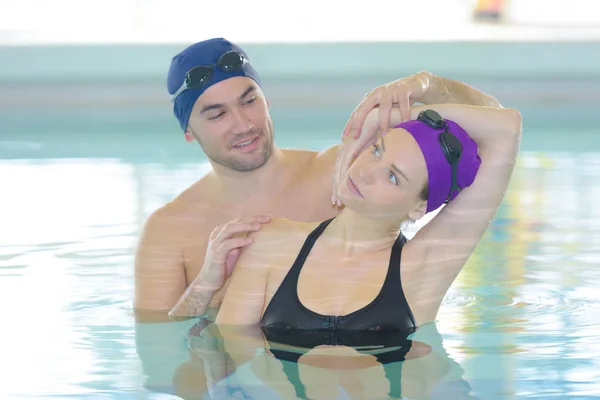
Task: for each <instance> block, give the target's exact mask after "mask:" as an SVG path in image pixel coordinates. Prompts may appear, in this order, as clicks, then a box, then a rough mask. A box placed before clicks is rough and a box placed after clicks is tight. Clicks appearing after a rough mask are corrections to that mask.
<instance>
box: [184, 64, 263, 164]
mask: <svg viewBox="0 0 600 400" xmlns="http://www.w3.org/2000/svg"><path fill="white" fill-rule="evenodd" d="M185 135H186V139H187V140H188V141H192V140H194V139H196V140H197V141H198V143H200V146H201V147H202V149H203V150H204V152H205V153H206V155H207V157H208V158H209V159H211V160H212V161H213V162H215V163H217V164H219V165H222V166H223V167H225V168H229V169H232V170H235V171H241V172H243V171H252V170H254V169H256V168H260V167H261V166H263V165H264V164H265V163H266V162H267V160H268V159H269V157H270V156H271V152H272V150H273V145H274V140H273V123H272V121H271V116H270V114H269V108H268V103H267V101H266V99H265V96H264V94H263V92H262V90H261V89H260V87H259V86H258V85H257V84H256V82H255V81H253V80H252V79H250V78H247V77H241V76H237V77H233V78H229V79H226V80H224V81H221V82H218V83H216V84H214V85H212V86H211V87H209V88H208V89H206V91H205V92H204V93H202V95H201V96H200V97H199V98H198V100H196V103H195V104H194V107H193V109H192V114H191V115H190V119H189V123H188V128H187V130H186V132H185Z"/></svg>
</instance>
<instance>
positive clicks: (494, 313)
mask: <svg viewBox="0 0 600 400" xmlns="http://www.w3.org/2000/svg"><path fill="white" fill-rule="evenodd" d="M123 115H125V117H122V116H121V117H115V116H114V115H109V116H103V115H102V114H101V113H100V114H98V115H97V116H98V118H97V119H96V120H95V121H93V124H92V125H93V128H89V129H87V130H79V128H80V127H81V126H83V125H81V124H82V122H81V121H80V120H79V122H78V121H75V120H72V121H68V120H67V121H66V122H65V121H63V122H62V123H59V122H58V121H57V120H44V119H43V118H40V119H39V120H38V122H37V123H38V126H37V127H36V128H35V129H33V128H32V130H31V131H30V132H29V133H27V134H22V132H20V131H19V129H18V127H19V121H18V116H17V117H15V118H16V119H13V120H12V122H11V123H10V124H7V125H5V129H3V131H2V132H1V136H0V180H1V184H0V188H1V189H0V190H1V192H2V195H1V197H0V198H1V204H2V207H0V221H1V222H0V299H1V300H2V301H0V315H2V316H3V324H2V331H1V340H0V354H1V357H2V362H1V363H0V366H1V368H2V371H1V374H0V376H1V378H0V379H1V384H0V398H2V399H6V398H53V399H59V398H60V399H62V398H69V399H84V398H90V399H96V398H98V399H103V398H107V399H169V398H173V399H176V398H181V397H183V398H189V399H192V398H203V397H202V396H203V394H205V393H207V388H206V385H204V384H203V382H205V381H206V380H207V375H208V376H209V378H208V380H209V381H214V382H220V383H218V384H217V385H216V386H214V388H213V393H215V394H217V395H218V394H220V395H222V393H224V392H223V390H225V389H226V388H227V386H230V387H235V388H237V389H236V390H238V394H239V393H241V392H245V393H246V396H248V397H246V398H252V399H261V400H262V399H268V398H288V397H286V396H287V394H289V395H292V394H293V393H295V391H294V390H295V389H294V387H293V385H292V384H291V383H290V381H289V380H288V379H287V378H286V376H285V375H282V373H281V370H282V364H281V362H280V361H278V360H276V359H273V358H272V357H270V358H269V357H268V356H265V349H264V346H263V347H262V348H261V346H257V345H256V344H255V343H254V342H251V341H248V342H247V343H246V342H243V341H242V342H241V343H240V344H238V345H237V347H236V346H234V345H232V344H231V341H229V347H228V349H229V350H230V351H231V352H232V353H235V352H236V351H235V350H234V349H235V348H237V351H238V352H241V353H244V352H246V353H244V354H255V356H254V357H250V360H249V361H248V360H246V361H241V362H240V361H239V360H240V359H239V358H237V357H233V360H231V359H230V360H229V361H228V362H225V358H224V353H223V349H219V347H218V346H213V348H212V349H211V351H209V352H208V353H207V351H206V348H205V347H204V351H202V350H200V349H201V348H202V347H201V345H199V344H198V339H197V337H195V336H194V335H190V334H189V329H190V328H191V327H192V326H193V325H194V324H195V323H196V322H198V321H194V320H193V321H187V322H181V323H164V324H136V323H135V321H134V319H133V315H132V312H131V298H132V292H133V273H132V272H133V271H132V262H133V251H134V248H135V245H136V241H137V237H138V235H139V232H140V229H141V226H142V224H143V222H144V220H145V218H146V217H147V216H148V214H149V213H150V212H151V211H153V210H154V209H156V208H157V207H159V206H160V205H162V204H164V203H165V202H166V201H168V200H169V199H171V198H172V197H173V196H174V195H176V194H177V193H179V191H181V190H182V189H184V188H185V187H186V186H188V185H189V184H190V183H192V182H193V181H195V180H196V179H197V178H198V177H199V176H200V175H201V174H203V173H204V172H206V171H207V169H208V165H207V164H206V160H205V158H204V157H203V155H202V153H201V152H200V149H199V148H198V147H197V146H196V145H186V144H185V142H184V141H183V139H182V138H181V137H179V136H178V135H175V134H172V133H169V134H164V131H162V129H163V128H164V127H163V126H162V125H161V123H162V122H161V121H160V120H159V121H153V120H152V116H148V118H147V119H146V125H145V128H144V129H138V130H135V129H134V128H133V127H132V126H124V125H121V128H120V129H115V127H118V126H120V122H119V121H121V122H122V121H123V120H126V119H127V118H126V114H123ZM103 117H104V118H103ZM73 118H74V119H75V118H76V117H73ZM525 118H526V120H525V121H526V124H527V115H525ZM81 120H83V119H81ZM5 121H6V120H5ZM313 121H314V120H313ZM275 122H276V130H277V133H276V135H277V136H276V138H277V141H278V144H279V145H280V146H284V147H285V146H293V147H309V148H313V149H320V148H324V147H326V146H328V145H330V144H332V143H334V142H335V141H336V140H337V138H338V136H339V132H338V131H337V130H335V129H333V128H332V126H333V125H335V124H334V121H321V122H322V123H316V124H315V125H317V126H319V129H304V128H303V129H300V128H299V127H298V124H297V123H296V122H297V121H295V120H294V121H292V120H291V119H289V118H287V119H286V118H279V119H276V121H275ZM335 122H336V123H338V124H339V121H335ZM32 123H33V122H32ZM78 124H80V125H81V126H80V125H78ZM133 125H135V124H133ZM152 125H155V128H154V130H148V129H147V127H148V126H152ZM40 126H43V127H44V129H39V127H40ZM74 126H75V127H74ZM598 135H600V130H598V129H595V128H593V127H592V128H586V129H577V130H573V129H571V127H569V126H566V125H565V126H553V127H542V126H532V127H527V126H526V129H525V131H524V139H523V147H522V152H521V155H520V158H519V161H518V164H517V167H516V171H515V174H514V178H513V180H512V183H511V186H510V189H509V191H508V193H507V194H506V198H505V201H504V202H503V204H502V207H501V209H500V210H499V212H498V214H497V217H496V218H495V220H494V221H493V223H492V224H491V227H490V229H489V231H488V233H487V235H486V236H485V238H484V239H483V240H482V242H481V244H480V246H479V247H478V249H477V251H476V253H475V254H474V255H473V257H472V258H471V259H470V261H469V263H468V265H467V266H466V267H465V268H464V270H463V272H462V273H461V274H460V276H459V277H458V279H457V280H456V282H455V283H454V285H453V286H452V288H451V290H450V292H449V293H448V295H447V297H446V299H445V302H444V305H443V307H442V309H441V310H440V314H439V320H438V322H437V323H436V324H435V325H431V326H428V327H426V328H425V329H423V331H421V333H418V334H417V335H416V336H415V338H413V339H414V340H415V341H416V342H419V343H425V344H428V345H430V346H431V348H432V349H433V352H432V353H430V354H428V355H425V356H423V357H420V358H416V359H413V360H409V361H406V362H405V364H404V365H403V368H402V375H401V381H402V388H403V391H405V392H403V395H404V396H405V397H406V398H419V397H420V396H422V395H423V394H424V393H429V395H430V396H431V398H439V399H462V398H477V399H533V398H544V399H547V398H553V399H591V398H600V361H599V360H600V324H599V323H598V315H600V250H599V249H600V208H599V207H598V206H597V204H598V202H599V201H600V146H598V144H599V143H600V141H599V140H598V137H599V136H598ZM226 336H227V335H224V337H225V339H226ZM225 342H227V340H225ZM205 346H206V345H205ZM316 351H317V353H318V351H319V350H316ZM321 351H322V352H323V354H326V353H327V351H329V350H327V349H324V350H321ZM200 355H202V357H204V359H202V358H201V357H200ZM236 360H237V361H236ZM236 362H237V364H236ZM225 368H229V370H230V371H235V370H236V369H238V371H237V372H236V373H235V374H233V375H232V377H230V378H228V379H225V380H222V379H221V377H223V376H224V370H225ZM386 368H387V367H386ZM207 371H208V374H207ZM440 371H441V372H440ZM300 377H301V380H302V382H303V384H304V386H305V388H306V390H307V393H311V394H312V395H314V394H315V393H320V394H321V395H322V397H314V398H340V399H342V398H369V397H368V396H367V395H365V392H364V391H365V390H367V392H368V393H371V394H374V393H378V392H381V393H383V392H385V390H384V389H385V385H387V384H388V381H386V380H385V379H384V378H385V372H384V368H383V367H382V366H377V365H376V366H372V367H369V368H367V367H365V368H362V369H361V368H358V369H353V370H344V369H341V368H321V367H314V366H310V365H304V366H303V367H302V370H301V374H300ZM465 387H466V388H470V390H467V391H466V392H465ZM382 388H383V389H382ZM328 393H329V394H331V396H330V397H325V395H326V394H328ZM349 393H355V397H350V396H349ZM465 393H469V394H468V396H467V394H465ZM175 394H179V396H177V395H175ZM180 396H181V397H180ZM236 396H237V395H233V397H232V398H242V397H236ZM269 396H273V397H269ZM336 396H337V397H336ZM205 398H208V397H205ZM217 398H227V397H217ZM291 398H295V397H291ZM383 398H387V397H383ZM421 398H422V397H421Z"/></svg>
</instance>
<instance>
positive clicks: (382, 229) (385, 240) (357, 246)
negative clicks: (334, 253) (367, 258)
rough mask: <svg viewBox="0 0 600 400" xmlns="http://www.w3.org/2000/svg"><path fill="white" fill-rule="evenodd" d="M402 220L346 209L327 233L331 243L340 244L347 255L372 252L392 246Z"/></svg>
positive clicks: (332, 222) (331, 224)
mask: <svg viewBox="0 0 600 400" xmlns="http://www.w3.org/2000/svg"><path fill="white" fill-rule="evenodd" d="M401 222H402V221H401V220H398V221H395V220H394V219H391V218H376V217H372V216H365V215H361V214H358V213H356V212H354V211H352V210H349V209H344V210H343V211H342V212H341V213H340V214H339V215H338V216H337V217H336V218H335V219H334V220H333V221H331V223H330V224H329V226H328V227H327V230H326V234H327V238H328V240H329V241H331V245H334V246H340V248H341V251H343V253H344V254H345V255H347V256H352V255H357V254H361V253H372V252H377V251H379V250H383V249H388V248H390V247H392V245H393V244H394V241H395V240H396V239H397V238H398V233H399V230H400V224H401Z"/></svg>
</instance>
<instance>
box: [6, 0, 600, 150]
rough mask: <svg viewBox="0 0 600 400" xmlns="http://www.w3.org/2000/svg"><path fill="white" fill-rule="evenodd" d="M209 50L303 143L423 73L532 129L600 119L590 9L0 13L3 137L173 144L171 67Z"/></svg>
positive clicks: (142, 8)
mask: <svg viewBox="0 0 600 400" xmlns="http://www.w3.org/2000/svg"><path fill="white" fill-rule="evenodd" d="M214 36H224V37H227V38H228V39H230V40H232V41H235V42H238V43H240V44H241V45H242V46H243V47H244V48H245V49H247V51H248V53H249V55H250V57H251V60H252V62H253V63H254V64H255V65H256V67H257V69H258V71H259V72H260V74H261V76H262V79H263V81H264V86H265V91H266V92H267V94H268V95H269V96H270V98H271V101H272V103H273V112H274V117H275V119H276V121H277V118H276V117H277V116H280V117H281V118H286V119H287V120H289V121H292V122H293V124H290V125H293V126H294V127H296V128H298V129H302V128H307V127H308V126H309V124H310V125H311V126H314V124H315V118H316V120H318V121H321V123H322V124H323V125H327V126H328V128H330V129H337V130H338V131H339V130H340V129H341V127H342V125H343V123H344V122H345V119H346V118H347V116H348V114H349V113H350V112H351V111H352V109H353V108H354V106H356V104H357V103H358V102H359V101H360V99H361V98H362V96H363V95H364V94H365V93H366V92H367V91H368V90H370V89H372V88H373V87H375V86H376V85H379V84H382V83H384V82H387V81H390V80H393V79H396V78H400V77H402V76H406V75H409V74H412V73H415V72H417V71H419V70H422V69H425V70H429V71H431V72H433V73H435V74H438V75H441V76H444V77H448V78H453V79H458V80H461V81H464V82H467V83H469V84H472V85H475V86H477V87H479V88H481V89H483V90H486V91H489V92H491V93H493V94H494V95H496V96H497V97H498V98H499V99H500V100H501V102H502V103H503V104H504V105H506V106H511V107H518V108H520V109H522V110H523V111H524V112H525V116H526V117H528V118H526V119H525V121H526V123H529V124H536V125H543V126H545V125H549V126H552V125H553V124H557V123H560V124H563V125H564V124H570V125H573V126H577V125H580V124H584V125H586V126H589V125H590V124H591V123H592V121H594V120H595V113H596V110H597V108H598V106H599V105H600V44H599V43H598V40H597V39H598V38H599V37H600V5H599V4H598V2H597V1H594V0H571V1H562V0H545V1H544V0H419V1H410V0H394V1H384V0H372V1H369V2H356V3H352V2H347V1H338V0H331V1H322V0H321V1H317V0H306V1H303V2H301V3H290V2H276V1H270V0H255V1H250V2H248V1H238V0H230V1H228V2H227V4H226V6H225V4H224V3H223V4H221V3H217V2H201V1H196V0H103V1H91V0H88V1H80V0H79V1H77V0H55V1H52V2H49V1H42V0H19V1H13V0H2V1H0V88H1V89H0V135H1V136H2V137H3V138H4V139H6V137H7V136H9V137H13V138H17V137H18V138H23V137H25V136H27V135H34V136H35V135H39V134H42V135H45V136H46V137H47V132H44V131H47V129H48V128H49V127H51V126H52V127H55V128H56V129H55V130H56V131H60V133H61V134H63V135H64V134H71V135H74V136H77V135H79V134H81V132H82V131H83V130H85V131H86V132H88V133H89V132H93V131H94V129H97V130H99V131H102V132H106V131H115V130H116V131H119V132H127V133H129V134H150V133H152V132H155V133H160V136H161V137H162V136H166V137H170V138H171V139H172V135H170V134H169V132H170V131H173V132H177V125H176V122H175V120H174V118H172V115H171V111H170V104H169V98H168V95H167V93H166V88H165V78H166V72H167V69H168V66H169V62H170V59H171V57H173V55H175V54H176V53H177V52H178V51H180V50H181V49H183V48H184V47H185V46H187V45H189V44H191V43H194V42H196V41H199V40H203V39H206V38H209V37H214ZM304 106H310V111H309V113H310V114H311V115H312V116H313V117H314V118H307V117H306V112H304V111H303V113H302V115H299V114H300V113H299V112H298V110H299V107H304ZM107 111H110V113H108V114H107V113H106V112H107ZM321 113H322V114H323V117H322V118H321V117H320V116H321ZM575 113H576V114H577V117H576V118H575V117H574V114H575ZM319 118H320V119H319ZM4 142H7V140H4ZM9 142H10V141H9ZM11 143H12V142H11ZM13 145H14V143H13ZM7 146H9V147H10V143H9V144H8V145H7V144H6V143H5V144H4V148H5V149H6V148H7ZM17 147H18V146H17ZM23 148H24V149H25V150H26V148H27V146H25V145H24V146H23ZM0 151H1V148H0ZM13 151H15V147H14V146H13ZM14 155H15V156H17V155H18V154H16V153H14Z"/></svg>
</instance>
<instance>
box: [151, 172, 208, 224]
mask: <svg viewBox="0 0 600 400" xmlns="http://www.w3.org/2000/svg"><path fill="white" fill-rule="evenodd" d="M208 192H209V191H208V184H207V183H206V182H205V181H203V180H202V179H201V180H199V181H197V182H195V183H194V184H192V185H191V186H189V187H188V188H187V189H185V190H184V191H183V192H181V193H180V194H178V195H177V196H176V197H175V198H173V199H172V200H171V201H169V202H167V203H165V204H163V205H162V206H160V207H159V208H157V209H156V210H154V211H153V212H151V213H150V215H149V216H148V218H147V220H146V224H145V230H163V229H169V231H170V230H171V229H173V228H182V227H183V226H189V225H191V224H192V223H193V222H194V221H195V220H196V219H197V218H196V217H201V216H202V215H203V213H202V211H203V210H205V209H206V210H210V205H209V200H208V199H209V195H208ZM165 233H166V232H165Z"/></svg>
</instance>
